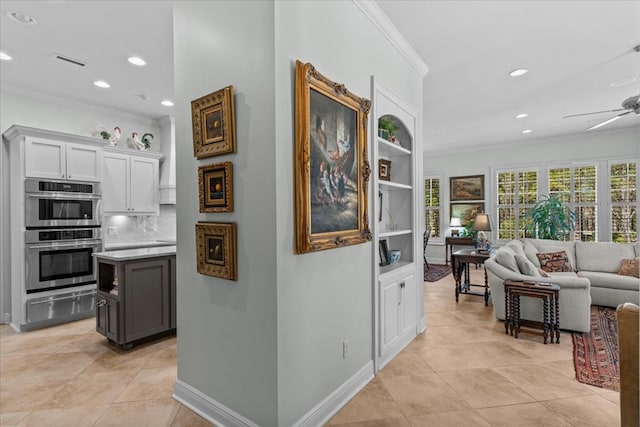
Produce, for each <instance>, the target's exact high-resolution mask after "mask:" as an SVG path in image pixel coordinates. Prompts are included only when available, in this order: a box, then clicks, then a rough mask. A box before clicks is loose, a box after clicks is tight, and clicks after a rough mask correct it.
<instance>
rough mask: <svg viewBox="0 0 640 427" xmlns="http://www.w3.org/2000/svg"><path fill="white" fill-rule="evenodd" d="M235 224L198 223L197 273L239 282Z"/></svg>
mask: <svg viewBox="0 0 640 427" xmlns="http://www.w3.org/2000/svg"><path fill="white" fill-rule="evenodd" d="M236 239H237V226H236V223H235V222H198V223H196V263H197V271H198V273H200V274H205V275H207V276H213V277H219V278H221V279H227V280H238V252H237V245H236Z"/></svg>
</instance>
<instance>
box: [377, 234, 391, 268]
mask: <svg viewBox="0 0 640 427" xmlns="http://www.w3.org/2000/svg"><path fill="white" fill-rule="evenodd" d="M378 252H379V253H380V266H381V267H384V266H385V265H389V264H390V261H389V246H388V245H387V241H386V240H380V241H379V242H378Z"/></svg>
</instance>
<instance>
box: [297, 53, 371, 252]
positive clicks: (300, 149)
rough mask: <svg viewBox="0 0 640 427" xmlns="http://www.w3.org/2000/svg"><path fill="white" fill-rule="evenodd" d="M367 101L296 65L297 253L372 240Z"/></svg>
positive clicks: (302, 65)
mask: <svg viewBox="0 0 640 427" xmlns="http://www.w3.org/2000/svg"><path fill="white" fill-rule="evenodd" d="M370 108H371V102H370V101H369V100H368V99H365V98H361V97H359V96H357V95H355V94H353V93H351V92H349V91H348V90H347V88H346V87H345V86H344V85H343V84H339V83H335V82H333V81H331V80H329V79H328V78H326V77H325V76H323V75H322V74H320V73H319V72H318V71H317V70H316V69H315V68H314V67H313V65H311V64H309V63H307V64H304V63H302V62H300V61H296V83H295V154H294V156H295V157H294V159H295V166H294V169H295V210H296V212H295V213H296V252H297V253H299V254H301V253H306V252H313V251H320V250H325V249H333V248H337V247H342V246H347V245H355V244H359V243H364V242H366V241H368V240H371V231H370V230H369V219H368V216H367V192H368V184H369V175H370V173H371V168H370V166H369V161H368V159H367V117H368V114H369V109H370Z"/></svg>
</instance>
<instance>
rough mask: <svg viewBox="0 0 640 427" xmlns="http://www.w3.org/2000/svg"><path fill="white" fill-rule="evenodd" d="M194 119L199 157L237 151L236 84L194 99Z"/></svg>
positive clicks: (192, 115)
mask: <svg viewBox="0 0 640 427" xmlns="http://www.w3.org/2000/svg"><path fill="white" fill-rule="evenodd" d="M191 122H192V128H193V154H194V155H195V156H196V158H198V159H202V158H205V157H212V156H219V155H221V154H228V153H235V152H236V132H235V111H234V103H233V86H227V87H225V88H222V89H220V90H218V91H216V92H213V93H210V94H208V95H205V96H203V97H200V98H198V99H194V100H193V101H191Z"/></svg>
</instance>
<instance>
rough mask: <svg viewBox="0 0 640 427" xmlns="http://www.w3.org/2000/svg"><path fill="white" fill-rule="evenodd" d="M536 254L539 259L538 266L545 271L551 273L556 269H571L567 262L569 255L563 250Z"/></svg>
mask: <svg viewBox="0 0 640 427" xmlns="http://www.w3.org/2000/svg"><path fill="white" fill-rule="evenodd" d="M536 256H537V257H538V259H539V260H540V267H541V268H542V269H543V270H544V271H546V272H550V273H553V272H557V271H562V272H566V271H573V268H572V267H571V263H570V262H569V257H568V255H567V253H566V252H565V251H564V250H562V251H558V252H547V253H538V254H536Z"/></svg>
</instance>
